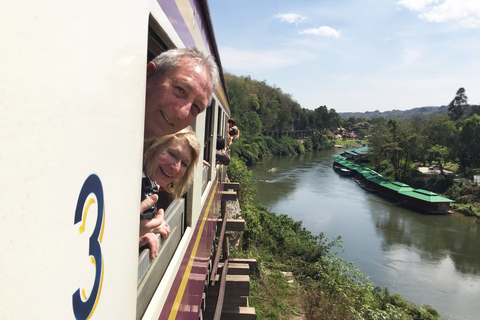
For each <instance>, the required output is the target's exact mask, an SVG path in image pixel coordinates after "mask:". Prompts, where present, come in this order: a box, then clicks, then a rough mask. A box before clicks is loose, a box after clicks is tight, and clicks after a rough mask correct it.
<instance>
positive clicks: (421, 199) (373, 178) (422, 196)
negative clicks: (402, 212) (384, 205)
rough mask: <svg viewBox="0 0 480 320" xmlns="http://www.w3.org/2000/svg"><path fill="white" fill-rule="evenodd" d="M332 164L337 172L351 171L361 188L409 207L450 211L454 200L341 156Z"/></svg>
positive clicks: (435, 212)
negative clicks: (416, 187)
mask: <svg viewBox="0 0 480 320" xmlns="http://www.w3.org/2000/svg"><path fill="white" fill-rule="evenodd" d="M333 166H334V168H335V171H337V172H341V170H342V169H345V170H348V171H349V172H353V173H352V174H351V175H352V176H354V177H355V179H356V181H357V183H358V184H359V185H360V186H361V187H362V188H364V189H366V190H368V191H372V192H375V193H378V194H379V195H382V196H384V197H386V198H388V199H390V200H392V201H395V202H398V203H400V204H402V205H404V206H407V207H409V208H413V209H416V210H420V211H423V212H427V213H432V214H443V213H451V210H450V203H452V202H454V201H453V200H451V199H448V198H445V197H442V196H439V195H438V194H436V193H434V192H431V191H427V190H422V189H414V188H412V187H410V186H409V185H407V184H404V183H401V182H399V181H391V180H389V179H387V178H385V177H383V176H381V175H380V174H378V173H377V172H375V171H373V170H371V169H368V168H365V167H363V166H361V165H358V164H354V163H352V162H350V161H349V160H347V158H346V157H343V156H337V157H335V158H334V159H333Z"/></svg>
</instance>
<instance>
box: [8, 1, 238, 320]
mask: <svg viewBox="0 0 480 320" xmlns="http://www.w3.org/2000/svg"><path fill="white" fill-rule="evenodd" d="M2 7H3V10H1V11H0V39H1V40H2V42H1V47H2V49H1V51H0V52H1V59H0V66H1V68H0V70H2V72H1V73H0V97H1V99H0V106H1V114H2V116H1V117H0V135H1V148H0V163H1V167H0V170H1V177H2V179H1V182H0V194H1V196H0V208H1V210H0V217H1V221H2V223H1V224H0V239H1V242H0V243H1V244H0V246H1V253H2V255H1V258H0V284H1V286H0V319H198V317H199V314H200V307H199V305H200V303H201V295H202V291H203V284H204V282H205V273H206V272H207V270H206V268H207V266H208V259H209V256H210V253H211V250H212V243H213V238H214V234H215V226H216V219H217V216H218V208H219V203H218V202H219V196H218V193H219V190H220V189H221V184H222V181H221V177H222V176H223V172H222V170H223V169H222V168H221V167H219V166H215V165H214V163H215V161H214V154H215V153H214V152H215V148H214V143H215V139H216V136H217V134H221V135H225V132H226V120H227V119H228V117H229V114H230V110H229V106H228V98H227V96H226V88H225V85H224V81H223V77H222V79H221V80H222V81H220V84H219V86H218V87H217V88H216V90H215V91H214V94H213V99H212V103H211V104H210V105H209V107H208V108H207V110H206V111H205V112H203V113H202V114H200V115H199V116H198V117H197V120H196V121H195V122H194V123H193V125H192V126H193V127H194V130H195V132H196V134H197V137H198V139H199V141H200V142H201V143H203V149H202V150H201V155H200V160H199V163H198V164H197V166H196V169H195V176H194V183H193V186H192V187H191V188H190V190H189V191H188V192H187V194H186V196H185V197H184V198H183V199H182V200H174V201H173V202H171V203H170V205H169V207H168V209H167V210H166V219H167V221H168V223H169V225H170V226H171V228H172V232H171V235H170V237H169V238H168V239H167V240H166V241H164V242H163V241H162V243H161V249H160V250H161V251H160V255H159V257H158V258H157V259H155V260H153V261H152V260H150V259H149V258H148V257H147V254H146V253H145V252H142V253H141V254H140V256H139V250H138V244H137V243H138V227H139V218H138V211H139V198H140V197H139V193H140V182H141V171H142V149H143V131H144V107H145V84H146V64H147V62H148V60H149V59H151V58H152V57H154V56H155V55H157V54H159V53H161V52H162V51H164V50H167V49H170V48H176V47H187V46H196V47H198V48H200V49H201V50H202V51H205V52H208V53H211V54H212V55H214V56H215V58H216V60H217V63H218V64H219V67H220V69H221V64H220V58H219V55H218V50H217V47H216V43H215V38H214V33H213V28H212V23H211V20H210V15H209V10H208V4H207V2H206V0H192V1H188V0H176V1H173V0H158V1H155V0H139V1H131V0H125V1H121V2H118V1H112V0H105V1H101V2H98V1H93V0H85V1H77V2H71V1H56V0H46V1H41V2H39V1H31V0H27V1H20V2H19V1H13V0H7V1H6V3H4V4H3V6H2ZM202 160H205V161H208V162H210V163H212V166H211V167H208V166H204V165H203V164H202ZM202 278H203V282H202V280H201V279H202Z"/></svg>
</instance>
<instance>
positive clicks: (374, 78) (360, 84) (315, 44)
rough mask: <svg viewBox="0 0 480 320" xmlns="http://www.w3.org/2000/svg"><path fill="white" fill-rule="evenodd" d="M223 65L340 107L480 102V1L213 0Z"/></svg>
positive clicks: (303, 100) (308, 103)
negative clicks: (461, 92) (461, 95)
mask: <svg viewBox="0 0 480 320" xmlns="http://www.w3.org/2000/svg"><path fill="white" fill-rule="evenodd" d="M208 3H209V7H210V14H211V17H212V23H213V27H214V31H215V37H216V41H217V46H218V50H219V52H220V59H221V63H222V66H223V70H224V72H229V73H231V74H234V75H237V76H250V77H251V78H252V79H254V80H258V81H264V80H265V81H266V83H267V84H268V85H270V86H275V87H277V88H280V89H281V90H282V91H283V92H284V93H287V94H290V95H291V96H292V99H293V100H295V101H297V102H298V103H299V104H300V105H301V107H302V108H307V109H312V110H313V109H316V108H318V107H319V106H326V107H327V108H328V109H335V111H336V112H366V111H375V110H379V111H389V110H409V109H413V108H418V107H424V106H442V105H448V104H449V103H450V102H451V101H452V99H453V98H454V97H455V94H456V92H457V90H458V89H459V88H461V87H463V88H465V93H466V95H467V97H468V103H469V104H480V0H288V1H287V0H256V1H252V0H209V2H208Z"/></svg>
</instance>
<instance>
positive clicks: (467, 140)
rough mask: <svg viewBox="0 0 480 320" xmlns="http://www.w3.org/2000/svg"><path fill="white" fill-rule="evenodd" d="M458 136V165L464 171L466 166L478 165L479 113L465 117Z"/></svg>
mask: <svg viewBox="0 0 480 320" xmlns="http://www.w3.org/2000/svg"><path fill="white" fill-rule="evenodd" d="M459 136H460V137H459V140H460V152H459V159H460V165H461V166H462V168H463V171H464V173H466V170H467V168H468V167H480V115H478V114H474V115H472V116H471V117H470V118H468V119H466V120H465V122H464V123H463V126H462V128H461V131H460V134H459Z"/></svg>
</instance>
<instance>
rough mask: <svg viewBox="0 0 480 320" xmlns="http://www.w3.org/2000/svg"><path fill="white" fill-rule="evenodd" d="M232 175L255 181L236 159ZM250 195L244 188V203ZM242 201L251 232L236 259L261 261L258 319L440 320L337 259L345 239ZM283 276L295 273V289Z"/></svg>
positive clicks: (254, 299)
mask: <svg viewBox="0 0 480 320" xmlns="http://www.w3.org/2000/svg"><path fill="white" fill-rule="evenodd" d="M228 171H229V176H230V177H231V178H232V176H234V177H237V179H238V178H239V179H238V180H243V181H248V180H249V178H250V176H251V173H249V171H248V170H246V167H245V166H244V165H243V164H241V163H239V162H237V161H235V160H234V159H232V163H231V164H230V166H229V167H228ZM232 180H233V179H232ZM239 182H241V181H239ZM252 187H253V186H252V185H250V186H249V187H247V188H252ZM253 193H254V192H253ZM249 194H252V192H250V191H249V190H245V189H244V186H242V187H241V190H240V198H242V197H243V196H245V195H246V196H247V197H248V195H249ZM241 202H243V203H244V205H243V206H242V216H243V218H244V219H245V221H246V228H245V232H244V234H243V237H242V239H241V240H240V246H239V247H238V248H237V250H236V251H235V253H234V255H237V256H239V257H253V258H256V259H257V262H258V265H259V270H258V272H257V274H256V276H254V277H253V281H252V291H251V292H252V295H251V304H252V306H254V307H255V308H256V310H257V316H258V319H293V317H305V318H306V319H316V320H318V319H320V320H322V319H334V318H337V319H359V318H361V319H375V318H380V317H382V318H385V319H439V318H440V317H439V315H438V312H436V311H435V310H434V309H433V308H432V307H430V306H424V307H419V306H416V305H414V304H413V303H410V302H408V301H406V300H405V299H403V298H402V297H401V296H400V295H398V294H391V293H390V292H389V290H388V288H381V287H378V286H377V287H376V286H374V284H373V283H372V282H371V281H370V280H369V279H368V277H366V276H365V275H363V274H362V273H361V272H360V271H359V270H358V268H356V267H355V266H354V265H353V264H352V263H350V262H347V261H345V260H343V259H341V258H339V257H338V256H337V254H336V252H337V251H338V250H341V241H340V239H339V238H335V239H333V240H330V239H328V238H327V237H326V236H324V235H323V233H321V234H320V235H318V236H314V235H312V233H311V232H310V231H308V230H307V229H306V228H305V227H304V226H303V224H302V222H298V221H294V220H293V219H291V218H289V217H288V216H286V215H277V214H275V213H273V212H270V211H269V210H268V209H267V208H266V207H264V206H262V205H257V206H255V205H253V204H252V203H251V201H245V199H243V200H241ZM282 272H291V274H292V277H293V279H295V282H294V284H293V285H292V284H291V283H289V282H288V280H289V279H288V278H286V277H285V276H284V274H283V273H282ZM290 280H292V279H290Z"/></svg>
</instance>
